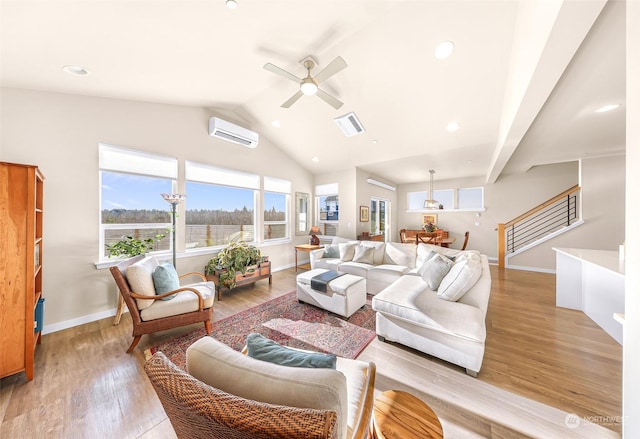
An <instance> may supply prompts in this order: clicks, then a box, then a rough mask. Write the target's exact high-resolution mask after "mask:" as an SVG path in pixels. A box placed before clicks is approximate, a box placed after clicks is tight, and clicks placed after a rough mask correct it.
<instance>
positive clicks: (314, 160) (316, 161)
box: [311, 157, 320, 163]
mask: <svg viewBox="0 0 640 439" xmlns="http://www.w3.org/2000/svg"><path fill="white" fill-rule="evenodd" d="M311 161H312V162H315V163H318V162H319V161H320V159H319V158H318V157H314V158H312V159H311Z"/></svg>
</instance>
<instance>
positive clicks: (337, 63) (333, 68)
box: [313, 56, 347, 84]
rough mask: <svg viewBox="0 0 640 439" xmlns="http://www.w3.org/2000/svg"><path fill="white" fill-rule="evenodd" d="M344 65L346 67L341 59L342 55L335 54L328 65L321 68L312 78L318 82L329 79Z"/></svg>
mask: <svg viewBox="0 0 640 439" xmlns="http://www.w3.org/2000/svg"><path fill="white" fill-rule="evenodd" d="M345 67H347V63H346V62H345V61H344V60H343V59H342V57H339V56H337V57H336V59H334V60H333V61H331V62H330V63H329V65H328V66H327V67H325V68H324V69H322V71H320V73H318V74H317V75H316V76H315V78H313V79H315V80H316V82H317V83H318V84H320V83H321V82H322V81H324V80H326V79H329V78H330V77H332V76H333V75H335V74H336V73H338V72H339V71H340V70H342V69H344V68H345Z"/></svg>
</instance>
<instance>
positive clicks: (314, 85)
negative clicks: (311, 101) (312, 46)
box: [263, 56, 347, 110]
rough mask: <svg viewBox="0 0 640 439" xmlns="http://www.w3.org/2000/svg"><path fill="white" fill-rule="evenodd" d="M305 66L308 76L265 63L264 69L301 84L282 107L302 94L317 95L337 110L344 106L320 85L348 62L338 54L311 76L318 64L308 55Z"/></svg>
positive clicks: (288, 104) (291, 102)
mask: <svg viewBox="0 0 640 439" xmlns="http://www.w3.org/2000/svg"><path fill="white" fill-rule="evenodd" d="M303 65H304V68H305V69H307V76H306V77H305V78H298V77H297V76H296V75H294V74H292V73H289V72H287V71H286V70H284V69H282V68H280V67H278V66H276V65H274V64H271V63H266V64H265V65H264V67H263V68H264V69H265V70H268V71H270V72H271V73H275V74H276V75H280V76H282V77H283V78H287V79H288V80H290V81H293V82H296V83H298V85H299V86H300V90H299V91H297V92H296V93H295V94H294V95H293V96H291V97H290V98H289V99H288V100H287V101H285V103H284V104H282V105H281V107H282V108H289V107H291V106H292V105H293V104H294V103H295V102H296V101H297V100H298V99H300V98H301V97H302V96H305V95H307V96H312V95H316V96H318V97H319V98H320V99H322V100H323V101H325V102H326V103H327V104H329V105H331V106H332V107H333V108H335V109H336V110H337V109H338V108H340V107H342V105H343V103H342V102H340V101H339V100H338V99H336V98H335V97H333V96H331V95H330V94H329V93H327V92H326V91H323V90H322V89H320V88H319V87H318V86H319V85H320V83H321V82H323V81H325V80H327V79H329V78H330V77H332V76H333V75H335V74H336V73H338V72H339V71H341V70H343V69H344V68H345V67H347V63H346V62H345V61H344V60H343V59H342V58H341V57H339V56H337V57H336V58H335V59H334V60H333V61H331V62H330V63H329V64H328V65H327V66H326V67H325V68H324V69H322V70H321V71H320V73H318V74H317V75H316V76H315V77H314V76H311V70H313V68H314V67H315V66H316V63H315V62H314V61H313V59H311V58H310V57H307V58H305V59H304V61H303Z"/></svg>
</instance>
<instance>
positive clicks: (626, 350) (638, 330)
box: [622, 1, 640, 439]
mask: <svg viewBox="0 0 640 439" xmlns="http://www.w3.org/2000/svg"><path fill="white" fill-rule="evenodd" d="M626 6H627V100H626V111H627V174H626V181H627V188H628V190H627V194H626V218H627V225H626V239H625V268H626V269H625V281H626V292H625V324H624V345H623V360H622V386H623V391H622V414H623V437H625V438H627V439H633V438H638V437H640V373H638V371H640V271H638V267H640V230H639V229H638V218H639V217H640V197H638V193H637V192H636V191H637V190H638V188H640V172H638V169H639V168H640V124H638V120H640V2H637V1H627V2H626Z"/></svg>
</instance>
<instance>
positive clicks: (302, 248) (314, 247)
mask: <svg viewBox="0 0 640 439" xmlns="http://www.w3.org/2000/svg"><path fill="white" fill-rule="evenodd" d="M323 247H324V246H323V245H313V244H300V245H296V273H297V272H298V251H301V252H306V253H310V252H311V251H312V250H317V249H319V248H323Z"/></svg>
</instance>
